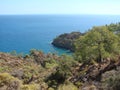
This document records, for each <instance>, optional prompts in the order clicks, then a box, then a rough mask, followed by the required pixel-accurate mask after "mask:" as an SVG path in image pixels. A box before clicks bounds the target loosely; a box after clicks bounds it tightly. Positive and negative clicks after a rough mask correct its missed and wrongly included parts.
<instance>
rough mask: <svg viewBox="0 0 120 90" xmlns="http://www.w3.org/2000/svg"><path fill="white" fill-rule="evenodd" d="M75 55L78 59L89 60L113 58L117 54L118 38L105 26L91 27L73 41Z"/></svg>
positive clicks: (99, 60)
mask: <svg viewBox="0 0 120 90" xmlns="http://www.w3.org/2000/svg"><path fill="white" fill-rule="evenodd" d="M75 47H76V50H75V56H76V57H77V59H78V60H79V61H83V62H89V61H90V60H97V61H98V62H101V60H103V59H104V58H107V57H109V58H113V57H114V55H118V54H119V38H118V36H117V35H115V34H114V33H113V32H111V31H110V30H108V27H106V26H100V27H93V28H92V29H91V30H90V31H88V32H87V33H86V34H85V35H84V36H81V37H80V38H79V39H77V40H76V42H75Z"/></svg>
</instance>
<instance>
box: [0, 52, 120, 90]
mask: <svg viewBox="0 0 120 90" xmlns="http://www.w3.org/2000/svg"><path fill="white" fill-rule="evenodd" d="M113 77H114V78H113ZM118 77H120V60H119V57H118V58H117V59H116V61H113V60H110V59H109V58H108V59H107V60H104V62H102V63H97V62H91V63H90V64H84V63H79V62H77V61H75V60H74V59H73V58H72V57H70V56H66V55H63V56H57V55H55V54H44V53H43V52H41V51H36V50H32V51H31V53H30V54H29V55H26V56H24V57H20V56H13V55H10V54H8V53H0V90H67V89H69V90H101V89H102V90H119V89H110V88H114V87H115V88H116V86H113V85H114V84H113V85H111V86H112V87H110V86H109V85H110V84H111V83H118V82H119V80H120V78H118ZM109 80H112V81H109ZM109 82H110V84H109ZM118 84H119V83H118ZM118 84H117V85H118ZM104 85H106V86H104Z"/></svg>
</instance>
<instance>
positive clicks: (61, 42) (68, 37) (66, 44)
mask: <svg viewBox="0 0 120 90" xmlns="http://www.w3.org/2000/svg"><path fill="white" fill-rule="evenodd" d="M81 35H83V34H82V33H80V32H71V33H64V34H61V35H60V36H58V37H56V38H55V39H54V40H53V42H52V44H53V45H54V46H56V47H59V48H64V49H68V50H70V51H74V50H75V46H74V41H75V40H76V39H78V38H79V37H80V36H81Z"/></svg>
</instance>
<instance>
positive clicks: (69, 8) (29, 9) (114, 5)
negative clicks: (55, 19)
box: [0, 0, 120, 15]
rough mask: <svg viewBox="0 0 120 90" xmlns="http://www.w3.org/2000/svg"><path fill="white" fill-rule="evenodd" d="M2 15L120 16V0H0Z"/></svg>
mask: <svg viewBox="0 0 120 90" xmlns="http://www.w3.org/2000/svg"><path fill="white" fill-rule="evenodd" d="M0 14H119V15H120V0H0Z"/></svg>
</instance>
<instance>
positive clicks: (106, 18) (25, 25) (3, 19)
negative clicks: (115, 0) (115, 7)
mask: <svg viewBox="0 0 120 90" xmlns="http://www.w3.org/2000/svg"><path fill="white" fill-rule="evenodd" d="M117 22H120V15H0V52H11V51H13V50H16V51H17V53H21V52H23V53H24V54H27V53H29V51H30V50H31V49H38V50H42V51H43V52H44V53H49V52H53V53H58V54H64V53H68V51H67V50H64V49H60V48H56V47H54V46H52V45H51V42H52V40H53V39H54V38H55V37H56V36H58V35H60V34H62V33H69V32H72V31H80V32H85V31H88V29H90V28H92V27H93V26H101V25H106V24H110V23H117Z"/></svg>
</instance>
